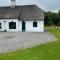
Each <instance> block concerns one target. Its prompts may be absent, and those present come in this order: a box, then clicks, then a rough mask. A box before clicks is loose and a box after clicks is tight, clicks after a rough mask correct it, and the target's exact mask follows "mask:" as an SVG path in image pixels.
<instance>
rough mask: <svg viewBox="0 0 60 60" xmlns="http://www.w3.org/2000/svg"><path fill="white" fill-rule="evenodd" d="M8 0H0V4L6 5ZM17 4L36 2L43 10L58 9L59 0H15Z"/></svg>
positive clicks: (59, 7)
mask: <svg viewBox="0 0 60 60" xmlns="http://www.w3.org/2000/svg"><path fill="white" fill-rule="evenodd" d="M9 1H10V0H0V6H8V5H10V3H9ZM16 4H17V5H29V4H36V5H38V6H39V7H40V8H42V9H43V10H45V11H48V10H49V11H57V10H59V9H60V0H16Z"/></svg>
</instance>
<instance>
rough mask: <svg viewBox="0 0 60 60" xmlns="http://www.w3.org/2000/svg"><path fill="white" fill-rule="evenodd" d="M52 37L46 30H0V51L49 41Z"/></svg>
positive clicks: (28, 46)
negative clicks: (40, 31) (37, 31)
mask: <svg viewBox="0 0 60 60" xmlns="http://www.w3.org/2000/svg"><path fill="white" fill-rule="evenodd" d="M54 39H55V37H54V36H53V35H51V34H50V33H48V32H44V33H33V32H32V33H31V32H17V33H8V32H0V52H7V51H13V50H16V49H18V48H30V47H33V46H35V45H38V44H43V43H47V42H51V41H53V40H54Z"/></svg>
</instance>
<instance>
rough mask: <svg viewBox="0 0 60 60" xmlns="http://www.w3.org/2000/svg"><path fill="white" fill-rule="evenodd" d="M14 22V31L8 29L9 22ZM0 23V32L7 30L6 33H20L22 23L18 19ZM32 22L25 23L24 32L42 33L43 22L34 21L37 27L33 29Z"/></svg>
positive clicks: (4, 20)
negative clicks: (0, 25) (0, 27)
mask: <svg viewBox="0 0 60 60" xmlns="http://www.w3.org/2000/svg"><path fill="white" fill-rule="evenodd" d="M11 21H13V22H16V29H9V22H11ZM0 22H1V23H2V29H0V31H4V30H7V32H21V31H22V21H18V19H0ZM33 22H34V21H25V29H26V30H25V31H26V32H44V21H43V20H41V21H36V22H37V27H33Z"/></svg>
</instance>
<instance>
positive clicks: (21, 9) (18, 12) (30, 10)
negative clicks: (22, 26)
mask: <svg viewBox="0 0 60 60" xmlns="http://www.w3.org/2000/svg"><path fill="white" fill-rule="evenodd" d="M0 19H19V20H42V19H44V12H43V11H42V10H41V9H40V8H39V7H37V6H36V5H24V6H15V7H10V6H9V7H0Z"/></svg>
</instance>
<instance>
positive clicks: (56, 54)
mask: <svg viewBox="0 0 60 60" xmlns="http://www.w3.org/2000/svg"><path fill="white" fill-rule="evenodd" d="M47 30H48V31H49V32H50V33H52V34H54V35H55V36H56V38H57V39H58V40H57V41H55V42H52V43H48V44H44V45H40V46H37V47H34V48H29V49H24V50H19V51H15V52H9V53H7V54H0V60H60V30H57V29H55V28H53V29H51V28H47Z"/></svg>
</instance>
